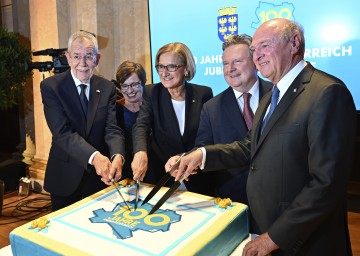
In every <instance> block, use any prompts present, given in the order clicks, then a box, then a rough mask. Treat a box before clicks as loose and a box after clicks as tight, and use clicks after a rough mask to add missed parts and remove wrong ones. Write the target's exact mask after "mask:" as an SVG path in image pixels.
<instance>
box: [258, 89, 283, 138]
mask: <svg viewBox="0 0 360 256" xmlns="http://www.w3.org/2000/svg"><path fill="white" fill-rule="evenodd" d="M279 93H280V91H279V89H278V88H277V86H276V85H275V86H274V89H273V91H272V94H271V103H270V110H269V112H268V114H267V115H266V116H265V118H264V120H263V122H262V124H261V131H260V134H261V133H262V132H263V130H264V128H265V126H266V124H267V122H268V121H269V118H270V116H271V115H272V113H273V112H274V110H275V108H276V105H277V103H278V100H279Z"/></svg>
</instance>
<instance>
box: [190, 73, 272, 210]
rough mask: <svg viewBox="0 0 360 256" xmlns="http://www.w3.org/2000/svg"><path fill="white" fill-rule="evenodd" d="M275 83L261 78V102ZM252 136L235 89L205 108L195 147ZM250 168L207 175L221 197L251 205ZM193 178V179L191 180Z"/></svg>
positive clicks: (210, 102)
mask: <svg viewBox="0 0 360 256" xmlns="http://www.w3.org/2000/svg"><path fill="white" fill-rule="evenodd" d="M271 88H272V83H270V82H268V81H265V80H263V79H261V78H259V99H261V98H262V96H263V95H264V94H265V93H266V92H268V91H270V90H271ZM247 133H248V128H247V126H246V123H245V120H244V118H243V114H242V112H241V109H240V108H239V104H238V100H237V99H236V98H235V94H234V90H233V89H232V88H231V87H228V88H227V89H226V90H225V91H223V92H222V93H220V94H218V95H217V96H215V97H214V98H212V99H211V100H209V101H208V102H206V103H205V104H204V106H203V109H202V111H201V116H200V125H199V130H198V133H197V136H196V142H195V146H197V147H200V146H205V145H213V144H219V143H231V142H234V141H236V140H242V139H243V138H245V136H246V135H247ZM248 170H249V165H248V166H245V167H242V168H232V169H227V170H221V171H216V172H208V173H206V174H204V175H212V176H213V178H211V180H212V181H213V182H214V184H211V185H213V186H215V188H214V190H215V191H216V193H217V196H219V197H222V198H225V197H229V198H231V200H233V201H236V202H241V203H245V204H248V202H247V196H246V181H247V176H248ZM191 178H192V177H191Z"/></svg>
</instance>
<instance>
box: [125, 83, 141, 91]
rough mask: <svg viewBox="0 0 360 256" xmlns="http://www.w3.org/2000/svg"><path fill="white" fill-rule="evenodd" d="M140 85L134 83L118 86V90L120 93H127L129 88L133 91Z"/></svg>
mask: <svg viewBox="0 0 360 256" xmlns="http://www.w3.org/2000/svg"><path fill="white" fill-rule="evenodd" d="M140 85H141V82H140V81H139V82H134V83H131V84H120V88H121V90H122V91H127V90H129V88H130V87H131V88H133V89H139V87H140Z"/></svg>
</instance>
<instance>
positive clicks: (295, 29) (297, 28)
mask: <svg viewBox="0 0 360 256" xmlns="http://www.w3.org/2000/svg"><path fill="white" fill-rule="evenodd" d="M295 33H298V34H299V35H300V38H301V41H300V52H301V53H302V55H304V53H305V36H304V28H303V26H302V25H301V24H300V23H298V22H296V21H291V20H289V22H288V23H286V25H285V26H284V27H283V28H282V31H281V38H282V39H283V40H284V41H286V42H288V41H289V40H290V38H291V36H292V35H293V34H295Z"/></svg>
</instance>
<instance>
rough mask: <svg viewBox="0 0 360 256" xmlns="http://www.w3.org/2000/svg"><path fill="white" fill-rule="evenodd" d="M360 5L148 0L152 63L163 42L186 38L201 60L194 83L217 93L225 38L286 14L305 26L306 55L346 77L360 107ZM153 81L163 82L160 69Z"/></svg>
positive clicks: (353, 0)
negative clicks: (358, 83)
mask: <svg viewBox="0 0 360 256" xmlns="http://www.w3.org/2000/svg"><path fill="white" fill-rule="evenodd" d="M359 10H360V1H359V0H343V1H338V2H331V3H330V2H329V1H327V0H316V1H313V0H312V1H310V0H294V1H287V2H282V1H271V2H266V1H264V2H263V1H253V0H252V1H248V0H247V1H245V0H243V1H240V0H237V1H234V0H218V1H209V0H181V1H174V0H149V16H150V36H151V53H152V64H153V65H155V64H154V63H155V61H154V59H155V55H156V52H157V50H158V49H159V48H160V47H161V46H163V45H164V44H167V43H170V42H175V41H179V42H182V43H185V44H186V45H187V46H189V48H190V49H191V51H192V53H193V55H194V56H195V58H196V63H197V65H196V67H197V72H196V75H195V77H194V79H193V80H192V82H194V83H198V84H204V85H208V86H211V87H212V88H213V91H214V93H215V94H217V93H219V92H221V91H223V90H224V89H226V88H227V86H228V85H227V84H226V82H225V80H224V78H223V73H222V63H221V55H222V49H221V45H222V43H223V40H224V38H226V36H227V35H229V34H243V33H246V34H248V35H251V36H252V35H253V33H254V32H255V30H256V28H257V27H258V26H259V25H260V24H262V23H263V22H264V21H266V20H268V19H272V18H275V17H283V18H288V19H291V20H296V21H298V22H299V23H300V24H302V25H303V27H304V30H305V39H306V53H305V60H307V61H309V62H311V63H312V64H313V65H314V66H315V67H317V68H319V69H321V70H323V71H325V72H328V73H330V74H332V75H335V76H337V77H338V78H340V79H341V80H343V81H344V82H345V84H346V85H347V86H348V88H349V89H350V91H351V93H352V95H353V97H354V100H355V104H356V108H357V109H358V110H360V86H359V85H357V76H358V75H359V74H360V65H359V64H356V62H358V61H359V59H360V54H359V51H360V18H359ZM153 71H155V69H154V67H153ZM153 81H154V82H159V77H158V75H157V73H156V72H153Z"/></svg>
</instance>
